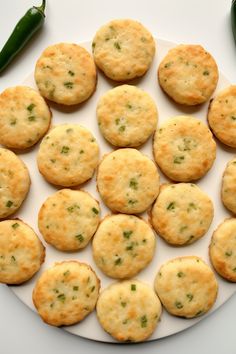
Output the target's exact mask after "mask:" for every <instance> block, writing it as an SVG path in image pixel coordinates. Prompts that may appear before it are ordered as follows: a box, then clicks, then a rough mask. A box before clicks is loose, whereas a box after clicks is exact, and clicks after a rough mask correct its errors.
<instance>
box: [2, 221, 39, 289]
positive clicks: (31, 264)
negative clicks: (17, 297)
mask: <svg viewBox="0 0 236 354" xmlns="http://www.w3.org/2000/svg"><path fill="white" fill-rule="evenodd" d="M44 257H45V249H44V246H43V244H42V242H41V241H40V240H39V238H38V236H37V235H36V233H35V232H34V230H33V229H32V228H31V227H29V226H28V225H27V224H25V223H24V222H23V221H21V220H18V219H15V220H4V221H1V222H0V270H1V271H0V282H1V283H6V284H21V283H23V282H25V281H27V280H29V279H30V278H32V276H33V275H34V274H35V273H36V272H37V271H38V270H39V268H40V266H41V264H42V263H43V262H44Z"/></svg>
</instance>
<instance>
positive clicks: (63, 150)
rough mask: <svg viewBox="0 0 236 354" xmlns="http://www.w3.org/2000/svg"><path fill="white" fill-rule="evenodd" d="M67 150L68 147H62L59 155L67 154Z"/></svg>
mask: <svg viewBox="0 0 236 354" xmlns="http://www.w3.org/2000/svg"><path fill="white" fill-rule="evenodd" d="M69 150H70V148H69V146H62V149H61V154H68V152H69Z"/></svg>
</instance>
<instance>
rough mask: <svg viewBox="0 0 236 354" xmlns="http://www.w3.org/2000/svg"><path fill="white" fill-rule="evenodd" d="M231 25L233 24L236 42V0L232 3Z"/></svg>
mask: <svg viewBox="0 0 236 354" xmlns="http://www.w3.org/2000/svg"><path fill="white" fill-rule="evenodd" d="M231 25H232V31H233V35H234V40H235V43H236V0H232V3H231Z"/></svg>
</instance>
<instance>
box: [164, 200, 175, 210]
mask: <svg viewBox="0 0 236 354" xmlns="http://www.w3.org/2000/svg"><path fill="white" fill-rule="evenodd" d="M166 209H167V210H174V209H175V202H171V203H170V204H169V205H168V207H167V208H166Z"/></svg>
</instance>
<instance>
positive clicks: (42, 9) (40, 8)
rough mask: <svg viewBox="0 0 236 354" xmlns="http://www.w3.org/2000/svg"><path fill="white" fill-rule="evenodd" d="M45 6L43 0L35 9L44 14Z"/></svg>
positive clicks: (44, 0)
mask: <svg viewBox="0 0 236 354" xmlns="http://www.w3.org/2000/svg"><path fill="white" fill-rule="evenodd" d="M35 7H36V6H35ZM45 7H46V0H43V1H42V4H41V6H37V7H36V9H37V10H39V11H40V12H42V13H43V14H44V11H45Z"/></svg>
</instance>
